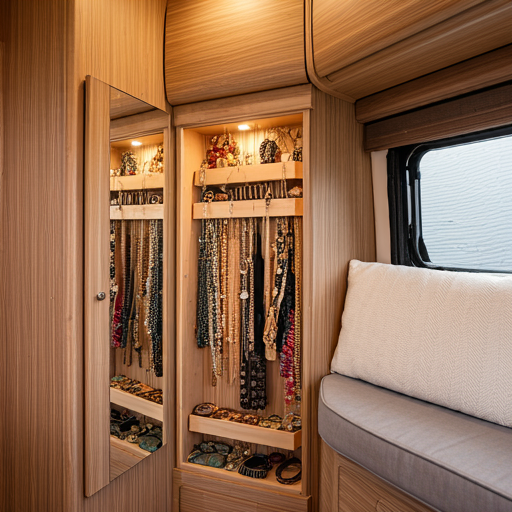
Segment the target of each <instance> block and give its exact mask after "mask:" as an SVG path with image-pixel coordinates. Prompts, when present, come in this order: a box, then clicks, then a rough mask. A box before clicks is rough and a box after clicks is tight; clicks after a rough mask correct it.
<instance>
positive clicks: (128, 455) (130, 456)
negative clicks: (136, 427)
mask: <svg viewBox="0 0 512 512" xmlns="http://www.w3.org/2000/svg"><path fill="white" fill-rule="evenodd" d="M148 455H151V453H150V452H148V451H146V450H143V449H142V448H139V446H138V445H137V444H134V443H129V442H128V441H121V439H119V438H117V437H115V436H110V480H114V478H117V477H118V476H119V475H122V474H123V473H124V472H125V471H126V470H128V469H130V468H132V467H133V466H135V464H137V463H139V462H140V461H141V460H142V459H145V458H146V457H147V456H148Z"/></svg>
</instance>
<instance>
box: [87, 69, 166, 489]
mask: <svg viewBox="0 0 512 512" xmlns="http://www.w3.org/2000/svg"><path fill="white" fill-rule="evenodd" d="M169 122H170V121H169V115H168V114H167V113H166V112H163V111H161V110H159V109H157V108H155V107H153V106H151V105H149V104H147V103H144V102H143V101H140V100H138V99H136V98H133V97H131V96H129V95H128V94H125V93H123V92H121V91H119V90H117V89H114V88H112V87H110V86H108V85H107V84H104V83H103V82H100V81H99V80H95V79H94V78H92V77H88V79H87V81H86V147H85V277H86V284H85V304H84V306H85V308H84V309H85V312H84V313H85V340H84V344H85V349H86V351H85V353H86V358H85V380H86V411H85V430H86V457H85V459H86V494H87V495H91V494H93V493H94V492H96V491H97V490H99V489H100V488H101V487H103V486H104V485H106V484H108V483H109V482H110V481H112V480H113V479H115V478H117V477H118V476H119V475H121V474H122V473H124V472H125V471H127V470H129V469H130V468H131V467H133V466H134V465H136V464H138V463H140V462H141V461H143V460H144V459H145V458H146V457H149V456H150V455H151V454H152V453H154V452H156V451H157V450H159V449H161V448H162V446H164V444H165V441H166V439H165V438H166V425H165V423H166V422H165V417H166V411H167V405H166V398H167V390H166V385H165V380H166V377H168V371H167V363H166V356H167V351H166V348H167V347H166V345H167V343H168V341H167V339H166V338H167V336H166V317H167V315H166V313H165V311H166V309H165V308H166V304H167V289H168V287H166V286H165V282H166V279H167V264H166V260H167V259H168V251H167V240H166V233H168V230H167V223H168V221H169V219H168V216H167V215H166V211H170V210H169V208H168V205H167V201H166V198H167V197H170V195H169V194H167V188H166V181H167V178H166V174H167V167H168V166H167V160H168V152H167V148H168V147H169ZM107 404H108V405H107ZM98 468H100V471H98Z"/></svg>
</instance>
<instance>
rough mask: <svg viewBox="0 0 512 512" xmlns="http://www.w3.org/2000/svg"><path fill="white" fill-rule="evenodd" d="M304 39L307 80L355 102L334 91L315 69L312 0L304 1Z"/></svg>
mask: <svg viewBox="0 0 512 512" xmlns="http://www.w3.org/2000/svg"><path fill="white" fill-rule="evenodd" d="M304 39H305V44H304V46H305V57H306V73H307V75H308V78H309V81H310V82H311V83H312V84H313V85H314V86H315V87H317V88H318V89H320V90H321V91H323V92H325V93H327V94H330V95H331V96H334V97H335V98H340V99H342V100H345V101H348V102H350V103H355V101H356V100H355V98H352V97H351V96H347V95H346V94H343V93H341V92H339V91H336V90H335V89H333V88H332V87H330V85H329V80H328V79H327V78H322V77H320V76H318V74H317V72H316V69H315V55H314V52H313V0H305V2H304Z"/></svg>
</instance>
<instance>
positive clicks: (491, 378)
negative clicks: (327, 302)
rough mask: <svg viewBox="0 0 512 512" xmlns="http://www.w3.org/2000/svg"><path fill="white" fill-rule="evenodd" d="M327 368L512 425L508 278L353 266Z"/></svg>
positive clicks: (511, 317)
mask: <svg viewBox="0 0 512 512" xmlns="http://www.w3.org/2000/svg"><path fill="white" fill-rule="evenodd" d="M331 370H332V371H333V372H336V373H341V374H343V375H347V376H349V377H354V378H357V379H362V380H365V381H368V382H371V383H373V384H376V385H378V386H382V387H385V388H388V389H392V390H394V391H398V392H400V393H404V394H406V395H409V396H413V397H416V398H419V399H422V400H426V401H428V402H433V403H436V404H438V405H442V406H445V407H449V408H450V409H454V410H458V411H461V412H464V413H466V414H470V415H472V416H476V417H478V418H483V419H486V420H488V421H492V422H494V423H498V424H500V425H505V426H508V427H512V276H509V275H491V274H475V273H467V272H443V271H439V270H428V269H419V268H411V267H403V266H397V265H385V264H381V263H362V262H360V261H357V260H353V261H351V262H350V270H349V276H348V290H347V299H346V303H345V310H344V312H343V317H342V329H341V332H340V337H339V341H338V347H337V348H336V352H335V354H334V358H333V360H332V364H331Z"/></svg>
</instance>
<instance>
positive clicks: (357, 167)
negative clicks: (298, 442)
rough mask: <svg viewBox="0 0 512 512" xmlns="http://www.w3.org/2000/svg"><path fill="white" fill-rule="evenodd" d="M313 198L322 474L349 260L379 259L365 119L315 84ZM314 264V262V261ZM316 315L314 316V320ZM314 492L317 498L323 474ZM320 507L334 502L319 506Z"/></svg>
mask: <svg viewBox="0 0 512 512" xmlns="http://www.w3.org/2000/svg"><path fill="white" fill-rule="evenodd" d="M310 125H311V131H310V133H311V140H310V143H309V147H310V148H311V155H310V168H311V173H310V177H311V179H310V181H305V182H304V188H305V190H310V191H311V192H310V204H308V205H305V210H304V240H309V243H308V244H307V245H306V246H305V247H304V273H306V272H310V273H311V275H312V280H311V286H307V285H308V284H309V283H306V282H305V286H304V290H303V296H304V298H305V303H304V314H303V317H304V331H305V332H304V337H306V336H307V337H308V338H309V339H311V340H314V341H315V342H314V343H312V344H310V346H309V350H310V352H305V353H304V354H303V358H304V361H308V363H305V364H304V370H303V371H304V379H305V381H306V382H310V383H312V384H311V385H310V387H309V388H308V390H307V395H306V396H304V397H303V400H304V401H305V403H306V404H307V410H308V411H309V413H310V414H311V416H312V417H311V418H310V422H309V424H310V428H311V431H310V436H309V439H306V440H304V442H303V452H304V450H305V451H306V453H309V454H310V455H311V460H310V464H311V469H310V471H311V474H312V475H319V474H320V466H319V457H318V455H319V453H320V446H319V440H320V438H319V436H318V432H317V411H318V393H319V390H320V380H321V378H322V377H323V376H324V375H327V374H328V373H329V370H330V362H331V359H332V356H333V353H334V350H335V348H336V344H337V342H338V336H339V332H340V327H341V313H342V310H343V305H344V301H345V294H346V286H347V273H348V262H349V261H350V260H351V259H353V258H357V259H360V260H362V261H375V231H374V229H375V228H374V218H373V196H372V178H371V168H370V167H371V166H370V159H369V155H368V154H365V153H364V151H363V125H360V124H358V123H357V122H356V120H355V113H354V105H353V104H351V103H348V102H346V101H343V100H340V99H338V98H334V97H332V96H329V95H327V94H325V93H324V92H322V91H319V90H318V89H316V88H313V109H312V110H311V118H310ZM307 266H309V268H307ZM307 319H309V320H310V321H307ZM311 483H312V489H310V491H311V494H312V495H313V496H315V497H316V498H318V495H319V493H318V478H313V479H312V482H311ZM313 510H314V511H319V512H323V511H324V510H325V511H326V512H327V510H328V509H323V508H322V507H320V508H318V503H316V502H315V503H314V505H313Z"/></svg>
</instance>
